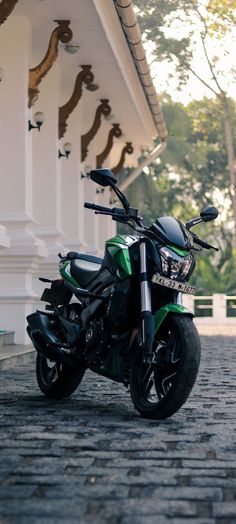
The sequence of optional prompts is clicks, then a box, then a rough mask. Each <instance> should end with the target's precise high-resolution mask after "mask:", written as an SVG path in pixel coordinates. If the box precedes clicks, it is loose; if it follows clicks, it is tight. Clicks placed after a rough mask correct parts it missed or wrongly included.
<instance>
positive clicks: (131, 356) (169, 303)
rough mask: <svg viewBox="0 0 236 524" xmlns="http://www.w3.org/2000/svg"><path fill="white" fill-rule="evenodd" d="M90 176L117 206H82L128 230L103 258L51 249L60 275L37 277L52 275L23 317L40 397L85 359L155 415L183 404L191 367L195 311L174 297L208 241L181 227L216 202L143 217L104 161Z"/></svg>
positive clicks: (56, 391)
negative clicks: (41, 306) (181, 214)
mask: <svg viewBox="0 0 236 524" xmlns="http://www.w3.org/2000/svg"><path fill="white" fill-rule="evenodd" d="M90 179H91V180H93V181H94V182H96V183H98V184H100V185H101V186H104V187H105V186H110V187H111V188H112V189H113V190H114V192H115V193H116V195H117V197H118V198H119V200H120V201H121V203H122V207H121V208H120V207H114V208H112V209H110V208H108V207H104V206H100V205H97V204H92V203H89V202H85V204H84V206H85V207H86V208H88V209H92V210H94V211H95V213H97V214H103V215H109V216H112V218H113V220H115V221H117V222H121V223H123V224H127V226H130V227H131V228H132V229H133V230H134V231H135V234H131V235H127V236H120V235H117V236H115V237H113V238H111V239H109V240H107V242H106V245H105V254H104V258H103V259H102V258H98V257H95V256H92V255H86V254H81V253H76V252H72V251H70V252H69V253H67V255H66V256H62V255H61V254H59V257H60V261H59V271H60V275H61V278H60V279H58V280H54V281H51V280H48V279H44V278H41V279H40V280H42V281H43V282H49V283H50V284H51V285H50V287H48V288H46V289H45V290H44V292H43V294H42V297H41V300H42V301H45V302H47V305H46V308H45V311H36V312H35V313H32V314H31V315H29V316H28V317H27V321H28V326H27V331H28V334H29V336H30V338H31V340H32V342H33V345H34V347H35V349H36V351H37V361H36V374H37V381H38V385H39V388H40V389H41V391H42V392H43V393H44V394H45V395H46V396H47V397H49V398H58V399H59V398H64V397H66V396H68V395H70V394H71V393H73V391H74V390H75V389H76V388H77V386H78V385H79V384H80V382H81V380H82V378H83V375H84V373H85V371H86V369H90V370H92V371H94V372H95V373H98V374H100V375H103V376H105V377H107V378H109V379H111V380H114V381H117V382H121V383H123V384H124V386H125V387H127V388H128V389H129V390H130V394H131V398H132V401H133V404H134V406H135V408H136V409H137V410H138V411H139V413H140V414H141V415H142V416H143V417H146V418H150V419H164V418H167V417H170V416H171V415H173V414H174V413H175V412H176V411H177V410H178V409H179V408H180V407H181V406H182V405H183V404H184V402H185V401H186V399H187V398H188V396H189V394H190V392H191V390H192V387H193V385H194V383H195V380H196V377H197V373H198V368H199V362H200V341H199V335H198V333H197V330H196V327H195V325H194V323H193V316H194V315H193V313H191V312H190V311H189V310H188V309H186V308H185V307H184V306H183V305H182V303H181V302H182V298H181V297H182V293H191V294H192V293H194V292H195V288H194V287H193V286H191V285H190V284H189V283H188V280H189V278H190V276H191V274H192V273H193V270H194V267H195V260H194V255H193V252H194V250H199V249H201V248H206V249H210V248H212V249H217V248H215V247H214V246H211V245H210V244H208V243H206V242H204V241H202V240H201V239H200V238H199V237H198V236H197V235H196V234H194V233H192V232H191V231H190V229H191V227H192V226H194V225H196V224H198V223H200V222H208V221H210V220H214V219H215V218H216V217H217V215H218V211H217V209H216V208H215V207H213V206H211V205H208V206H206V207H205V208H204V209H203V210H202V212H201V213H200V216H199V217H197V218H193V219H192V220H190V221H189V222H187V223H186V224H182V223H181V222H180V221H179V220H176V219H175V218H172V217H160V218H158V219H157V220H156V221H155V222H154V224H152V225H151V226H150V227H147V226H145V225H144V224H143V221H142V219H141V217H140V216H139V215H138V210H137V209H134V208H132V207H131V206H130V204H129V202H128V200H127V198H126V197H125V195H124V194H123V193H121V191H120V190H119V189H118V188H117V186H116V182H117V179H116V178H115V176H114V175H113V174H112V172H111V171H109V170H108V169H96V170H93V171H91V173H90Z"/></svg>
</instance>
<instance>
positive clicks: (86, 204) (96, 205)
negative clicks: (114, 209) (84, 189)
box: [84, 202, 111, 212]
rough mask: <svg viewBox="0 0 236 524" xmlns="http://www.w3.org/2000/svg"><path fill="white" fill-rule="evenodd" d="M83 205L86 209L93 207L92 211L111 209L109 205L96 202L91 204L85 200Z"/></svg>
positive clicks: (108, 210) (107, 210)
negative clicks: (100, 204)
mask: <svg viewBox="0 0 236 524" xmlns="http://www.w3.org/2000/svg"><path fill="white" fill-rule="evenodd" d="M84 207H86V208H87V209H93V210H94V211H106V212H110V211H111V209H110V208H109V207H105V206H99V205H98V204H92V202H85V203H84Z"/></svg>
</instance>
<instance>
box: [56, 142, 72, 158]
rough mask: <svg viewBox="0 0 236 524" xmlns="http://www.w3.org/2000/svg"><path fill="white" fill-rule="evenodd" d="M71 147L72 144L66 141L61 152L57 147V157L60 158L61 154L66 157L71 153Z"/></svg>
mask: <svg viewBox="0 0 236 524" xmlns="http://www.w3.org/2000/svg"><path fill="white" fill-rule="evenodd" d="M72 149H73V147H72V144H71V143H70V142H66V143H65V144H64V146H63V152H61V151H60V149H59V151H58V158H62V157H63V156H64V157H66V158H68V156H69V155H70V154H71V151H72Z"/></svg>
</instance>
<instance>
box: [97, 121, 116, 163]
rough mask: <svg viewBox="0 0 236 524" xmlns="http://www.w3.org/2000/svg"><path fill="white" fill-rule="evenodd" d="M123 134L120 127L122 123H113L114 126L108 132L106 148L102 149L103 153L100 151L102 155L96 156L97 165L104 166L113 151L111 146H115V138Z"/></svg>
mask: <svg viewBox="0 0 236 524" xmlns="http://www.w3.org/2000/svg"><path fill="white" fill-rule="evenodd" d="M121 135H122V131H121V129H120V124H112V128H111V130H110V131H109V134H108V140H107V145H106V147H105V149H104V150H103V151H102V153H100V155H97V157H96V166H97V167H102V164H103V162H104V160H105V159H106V158H107V157H108V155H109V153H110V151H111V148H112V146H113V138H114V137H116V138H119V137H120V136H121Z"/></svg>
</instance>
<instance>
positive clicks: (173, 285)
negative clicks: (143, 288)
mask: <svg viewBox="0 0 236 524" xmlns="http://www.w3.org/2000/svg"><path fill="white" fill-rule="evenodd" d="M152 282H153V283H154V284H159V286H164V287H168V288H170V289H175V290H176V291H182V293H189V294H190V295H193V294H194V293H195V291H196V288H195V287H194V286H190V285H189V284H183V282H178V281H177V280H172V279H171V278H167V277H162V276H161V275H158V274H155V275H153V277H152Z"/></svg>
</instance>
